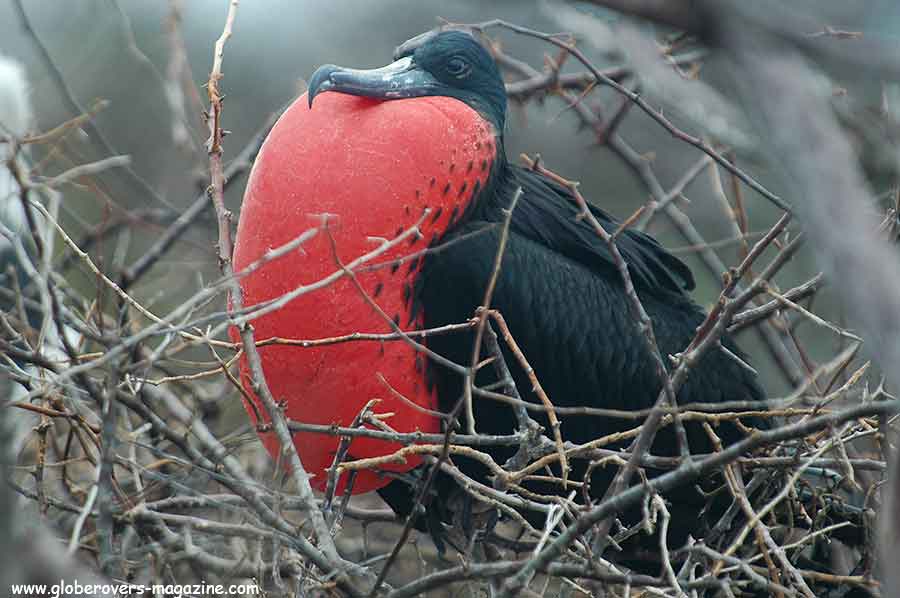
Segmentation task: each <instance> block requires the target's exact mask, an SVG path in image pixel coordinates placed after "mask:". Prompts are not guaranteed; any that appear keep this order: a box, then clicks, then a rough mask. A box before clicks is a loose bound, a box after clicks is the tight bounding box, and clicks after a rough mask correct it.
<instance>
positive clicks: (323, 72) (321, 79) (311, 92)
mask: <svg viewBox="0 0 900 598" xmlns="http://www.w3.org/2000/svg"><path fill="white" fill-rule="evenodd" d="M339 68H340V67H337V66H335V65H333V64H326V65H324V66H320V67H319V68H317V69H316V72H314V73H313V74H312V76H311V77H310V78H309V85H308V87H307V90H306V93H307V101H308V102H309V107H310V109H312V106H313V100H315V99H316V96H317V95H319V93H320V92H323V91H327V90H328V89H331V73H333V72H334V71H336V70H339Z"/></svg>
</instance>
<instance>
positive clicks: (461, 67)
mask: <svg viewBox="0 0 900 598" xmlns="http://www.w3.org/2000/svg"><path fill="white" fill-rule="evenodd" d="M446 68H447V73H448V74H449V75H452V76H453V77H458V78H462V77H465V76H466V75H468V74H469V71H470V70H471V67H470V66H469V63H468V62H466V61H465V60H464V59H462V58H459V57H453V58H451V59H450V60H448V61H447V67H446Z"/></svg>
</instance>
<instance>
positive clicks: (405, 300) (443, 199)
mask: <svg viewBox="0 0 900 598" xmlns="http://www.w3.org/2000/svg"><path fill="white" fill-rule="evenodd" d="M423 140H424V141H425V142H424V143H423ZM494 144H495V132H494V130H493V128H492V126H491V125H490V124H488V123H487V122H486V121H485V120H484V119H483V118H482V117H481V116H480V115H479V114H478V113H477V112H476V111H474V110H473V109H472V108H470V107H469V106H468V105H467V104H465V103H464V102H461V101H459V100H456V99H453V98H449V97H443V96H431V97H420V98H412V99H405V100H399V101H390V102H379V101H376V100H372V99H369V98H362V97H356V96H351V95H346V94H341V93H335V92H326V93H322V94H320V95H319V96H318V97H317V98H316V103H315V109H313V110H310V108H309V107H308V100H307V97H306V96H305V95H304V96H302V97H300V98H298V99H297V101H296V102H294V104H293V105H292V106H291V107H290V108H289V109H288V110H287V111H286V112H285V113H284V114H283V115H282V117H281V118H280V119H279V121H278V123H277V124H276V125H275V127H274V128H273V129H272V131H271V133H270V134H269V136H268V138H267V140H266V142H265V144H264V145H263V147H262V149H261V151H260V153H259V156H258V158H257V160H256V163H255V164H254V167H253V170H252V172H251V174H250V179H249V182H248V185H247V190H246V193H245V195H244V200H243V206H242V208H241V216H240V222H239V224H238V230H237V238H236V242H235V252H234V267H235V270H236V271H237V272H240V271H241V270H243V269H245V268H247V266H248V265H250V264H251V263H253V262H255V261H257V260H260V259H263V258H264V256H265V255H266V253H267V252H268V251H270V250H272V249H275V248H277V247H279V246H281V245H283V244H285V243H288V242H290V241H292V240H294V239H296V238H297V237H298V236H299V235H301V234H302V233H304V232H305V231H307V230H309V229H311V228H316V227H318V228H319V230H318V233H317V234H316V235H315V236H314V237H313V238H312V239H311V240H308V241H306V242H305V243H304V244H303V245H302V248H300V249H298V250H296V251H292V252H290V253H289V254H287V255H285V256H283V257H279V258H277V259H273V260H271V261H269V262H267V263H265V264H264V265H263V266H262V267H260V268H259V269H257V270H254V271H253V272H252V273H250V274H249V275H247V276H245V277H243V278H241V279H240V284H241V288H242V290H243V294H244V304H245V306H246V307H252V306H254V305H257V304H260V303H265V302H268V301H270V300H273V299H277V298H279V297H282V296H283V295H285V294H286V293H290V292H292V291H294V290H295V289H298V288H299V287H302V286H304V285H311V284H313V283H316V282H318V281H320V280H322V279H323V278H325V277H327V276H330V275H332V274H333V273H335V272H339V271H341V270H342V267H343V265H347V264H350V263H351V262H353V261H354V260H356V259H357V258H359V257H360V256H363V255H366V254H369V253H371V252H373V251H376V250H378V248H379V247H380V246H381V244H383V243H384V242H385V240H391V239H395V238H397V237H398V236H399V235H401V234H403V233H404V232H405V231H408V230H409V229H410V228H411V227H413V226H414V225H415V224H416V223H417V222H419V221H420V220H421V224H420V226H419V233H418V234H413V235H410V236H409V239H404V240H403V241H402V242H400V243H398V244H397V245H396V246H394V247H391V248H390V249H389V250H387V251H386V252H384V253H383V254H381V255H378V256H377V257H375V258H373V259H371V260H369V261H366V263H365V264H363V265H361V266H360V267H358V268H356V269H355V270H354V272H355V277H356V280H357V281H358V283H359V287H357V286H356V284H354V281H353V280H352V279H351V278H350V277H348V276H342V277H340V278H338V279H337V280H336V281H334V282H333V283H331V284H327V285H324V286H322V287H321V288H315V289H314V290H310V291H309V292H305V293H303V294H300V295H299V296H297V297H296V298H294V299H292V300H291V301H289V302H288V303H287V304H285V305H284V306H283V307H281V308H279V309H277V310H275V311H273V312H271V313H267V314H265V315H262V316H260V317H257V318H255V319H253V320H252V321H251V324H252V326H253V328H254V331H255V338H256V340H257V341H264V340H266V339H269V338H272V337H280V338H285V339H303V340H314V339H322V338H329V337H335V336H340V335H346V334H350V333H354V332H362V333H389V332H391V326H390V323H389V322H388V321H386V317H387V318H390V319H393V320H394V322H396V323H398V324H399V326H400V327H401V328H403V329H405V330H415V329H418V328H420V327H421V320H422V314H421V310H419V313H418V315H417V317H416V319H414V320H412V321H410V320H411V314H412V313H413V311H412V309H411V308H412V302H413V301H415V297H414V296H413V295H414V292H415V289H414V283H415V278H416V276H417V274H418V272H419V269H420V267H421V263H422V259H421V255H422V252H423V251H424V250H425V249H427V248H428V247H429V245H430V244H431V243H433V242H434V241H435V240H437V239H439V238H440V237H441V235H442V234H443V233H444V231H446V230H447V227H448V226H450V224H452V223H453V222H454V221H456V220H457V219H458V218H459V217H460V216H462V214H463V212H464V210H465V208H466V205H467V203H468V202H469V201H470V200H471V198H472V197H473V195H474V194H475V193H477V189H478V188H483V187H484V185H485V184H486V180H487V177H488V173H489V172H490V166H491V161H492V160H493V158H494V156H495V155H496V154H495V151H496V149H495V147H494ZM425 210H427V211H428V212H427V215H426V216H425V218H424V219H422V216H423V214H425ZM325 221H327V225H325V226H323V222H325ZM363 293H365V294H366V295H368V297H369V298H370V299H371V300H373V301H374V302H375V303H376V304H377V305H378V307H379V308H380V311H381V312H383V313H380V312H379V310H378V309H375V308H373V307H372V306H371V305H370V304H369V303H368V302H367V299H366V297H365V296H364V295H363ZM232 336H233V338H237V336H236V334H235V333H234V331H232ZM259 352H260V356H261V358H262V366H263V370H264V372H265V376H266V381H267V382H268V385H269V388H270V389H271V391H272V395H273V396H274V398H275V400H276V401H278V402H279V403H282V404H283V405H284V406H285V415H286V416H287V417H288V418H289V419H290V420H294V421H298V422H305V423H310V424H326V425H332V424H334V425H338V426H346V425H349V424H350V423H351V422H352V421H353V419H354V418H355V417H356V415H357V414H358V413H359V412H360V410H361V409H362V408H363V407H364V406H365V405H366V403H368V402H369V401H370V400H371V399H378V402H377V403H376V404H375V406H374V408H373V412H374V413H375V414H376V415H387V414H390V416H389V417H386V419H384V421H385V422H386V423H387V424H388V425H389V426H391V427H392V428H393V429H395V430H397V431H399V432H413V431H416V430H418V431H421V432H427V433H433V432H437V431H438V430H439V429H440V421H439V420H438V418H437V417H435V416H434V415H432V414H429V413H427V412H426V411H424V410H422V409H416V407H415V406H419V407H423V408H425V409H427V410H434V409H436V397H435V395H434V392H433V390H431V389H429V385H428V384H427V383H426V379H425V369H426V368H425V359H426V357H425V356H424V355H423V354H421V353H420V352H417V351H416V349H415V348H414V347H413V346H411V345H410V344H409V343H408V342H404V341H403V340H392V341H352V342H343V343H337V344H327V345H318V346H312V347H302V346H296V345H291V346H285V345H278V344H271V345H266V346H262V347H260V349H259ZM241 380H242V384H243V386H244V389H245V390H246V392H247V396H249V397H251V399H252V400H253V402H254V403H256V404H255V405H250V404H246V405H245V406H246V408H247V412H248V414H249V415H250V417H251V418H252V419H253V420H254V422H255V423H258V422H257V417H258V414H264V413H265V410H264V409H263V407H262V405H261V404H260V402H259V400H258V398H257V397H256V396H255V395H254V394H253V389H252V387H251V384H250V380H249V372H248V369H247V363H246V360H245V359H243V358H242V361H241ZM397 395H402V396H403V397H405V399H406V401H405V400H403V399H402V398H399V397H398V396H397ZM407 401H408V402H407ZM410 403H412V404H410ZM263 417H265V416H263ZM261 438H262V441H263V443H264V445H265V446H266V448H267V449H268V451H269V452H270V453H271V454H272V456H273V458H275V459H276V460H277V455H278V451H279V448H280V447H279V442H278V439H277V438H276V436H275V435H274V433H272V432H264V433H262V434H261ZM293 440H294V444H295V446H296V447H297V451H298V453H299V455H300V459H301V461H302V462H303V465H304V467H305V468H306V470H307V472H308V473H310V474H311V475H312V476H313V479H312V484H313V487H314V488H317V489H319V490H323V489H324V488H325V485H326V481H327V469H328V468H329V467H330V466H331V465H332V462H333V460H334V455H335V452H336V451H337V448H338V444H339V439H338V438H337V437H335V436H331V435H325V434H318V433H308V432H298V433H295V434H294V437H293ZM399 448H401V447H400V445H398V444H396V443H392V442H387V441H382V440H377V439H371V438H361V437H357V438H355V439H354V440H353V441H352V443H351V444H350V446H349V450H348V456H347V459H348V460H352V459H363V458H370V457H378V456H383V455H389V454H391V453H393V452H394V451H396V450H397V449H399ZM419 462H420V460H418V459H416V458H408V459H407V460H406V461H405V462H403V463H389V464H385V465H384V466H383V467H382V469H384V470H390V471H406V470H409V469H411V468H413V467H415V466H416V465H417V464H418V463H419ZM346 478H347V476H342V480H341V484H340V485H339V487H338V492H343V484H344V483H345V482H346ZM390 481H391V480H390V478H389V477H388V476H385V475H381V474H379V473H378V472H376V471H370V470H363V471H360V472H359V473H358V475H357V477H356V479H355V482H354V485H353V489H352V490H353V492H354V493H361V492H368V491H370V490H374V489H377V488H380V487H382V486H384V485H386V484H387V483H389V482H390Z"/></svg>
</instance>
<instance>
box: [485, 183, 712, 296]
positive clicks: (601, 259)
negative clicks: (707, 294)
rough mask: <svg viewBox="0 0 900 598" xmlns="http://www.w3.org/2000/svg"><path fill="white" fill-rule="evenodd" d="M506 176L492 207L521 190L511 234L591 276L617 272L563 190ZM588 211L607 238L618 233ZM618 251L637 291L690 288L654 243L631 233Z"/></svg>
mask: <svg viewBox="0 0 900 598" xmlns="http://www.w3.org/2000/svg"><path fill="white" fill-rule="evenodd" d="M505 176H506V180H501V181H498V186H497V191H498V194H497V197H495V198H492V201H491V202H490V204H491V206H492V207H493V210H494V211H496V210H498V209H499V208H501V207H506V206H508V205H509V201H510V200H511V199H512V194H513V193H514V192H515V190H516V189H517V188H518V187H521V188H522V196H521V198H520V199H519V203H518V205H517V207H516V209H515V211H514V212H513V217H512V222H511V227H512V230H514V231H516V232H517V233H519V234H520V235H522V236H524V237H526V238H528V239H530V240H532V241H535V242H536V243H539V244H541V245H543V246H545V247H547V248H548V249H550V250H551V251H554V252H556V253H559V254H561V255H564V256H565V257H567V258H569V259H572V260H575V261H576V262H578V263H580V264H582V265H584V266H587V267H588V268H590V269H592V270H598V269H600V270H609V269H610V268H612V269H615V263H614V262H613V258H612V255H611V253H610V251H609V248H608V247H607V245H606V243H605V242H604V241H603V240H602V239H601V238H600V237H599V236H598V235H597V232H596V231H595V230H594V229H593V228H592V227H591V225H590V224H589V223H588V222H586V221H585V220H584V219H579V218H577V215H578V213H579V207H578V205H577V203H576V202H575V199H574V197H572V194H571V192H570V191H569V190H568V189H567V188H565V187H563V186H562V185H559V184H558V183H556V182H554V181H552V180H550V179H548V178H547V177H544V176H542V175H540V174H538V173H536V172H533V171H531V170H527V169H524V168H520V167H518V166H509V167H508V169H507V174H506V175H505ZM589 208H590V210H591V212H593V214H594V216H595V217H596V218H597V220H598V221H599V222H600V224H601V225H602V226H603V228H604V229H606V231H607V232H609V233H612V232H614V231H615V230H616V229H617V228H618V227H619V222H618V221H617V220H616V219H615V218H613V217H612V216H610V215H609V214H607V213H606V212H604V211H603V210H601V209H600V208H598V207H596V206H592V205H589ZM490 209H491V208H488V210H490ZM485 217H486V219H489V220H493V219H494V218H498V219H499V218H501V217H502V216H501V215H500V214H499V213H496V214H488V213H486V214H485ZM616 246H617V247H618V249H619V252H620V253H621V254H622V257H623V258H624V259H625V262H626V263H627V264H628V270H629V273H630V274H631V279H632V281H633V282H634V284H635V286H636V287H639V288H643V289H644V290H647V291H653V290H660V291H665V292H673V293H678V294H681V293H682V292H683V290H688V291H689V290H692V289H693V288H694V276H693V274H692V273H691V270H690V268H688V267H687V265H685V264H684V263H683V262H682V261H681V260H679V259H678V258H676V257H675V256H673V255H672V254H670V253H669V252H667V251H666V250H665V249H664V248H663V247H662V246H661V245H660V244H659V243H658V242H657V241H656V240H655V239H654V238H653V237H650V236H649V235H646V234H644V233H642V232H640V231H636V230H634V229H630V228H629V229H626V230H625V231H623V232H622V234H621V235H619V237H618V238H617V239H616Z"/></svg>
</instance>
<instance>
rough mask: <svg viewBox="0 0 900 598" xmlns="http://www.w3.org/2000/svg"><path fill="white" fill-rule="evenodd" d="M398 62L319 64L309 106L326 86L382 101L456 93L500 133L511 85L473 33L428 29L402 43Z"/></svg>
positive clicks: (453, 95) (325, 89)
mask: <svg viewBox="0 0 900 598" xmlns="http://www.w3.org/2000/svg"><path fill="white" fill-rule="evenodd" d="M394 58H395V61H394V62H392V63H391V64H389V65H387V66H384V67H381V68H377V69H371V70H359V69H350V68H344V67H340V66H335V65H333V64H328V65H325V66H321V67H319V68H318V69H317V70H316V72H315V73H313V76H312V77H311V78H310V80H309V106H310V108H312V105H313V100H315V98H316V96H317V95H318V94H320V93H322V92H323V91H337V92H341V93H347V94H351V95H356V96H364V97H369V98H376V99H381V100H399V99H404V98H417V97H425V96H447V97H452V98H456V99H458V100H461V101H463V102H465V103H466V104H468V105H469V106H470V107H472V108H473V109H475V110H477V111H478V112H479V113H480V114H481V115H482V116H484V117H485V118H487V119H488V120H490V121H491V123H492V124H493V125H494V127H495V128H496V130H497V132H498V133H501V132H502V131H503V125H504V122H505V120H506V89H505V87H504V84H503V79H502V78H501V77H500V71H499V70H498V69H497V64H496V63H495V62H494V59H493V57H491V55H490V53H489V52H488V51H487V49H486V48H485V47H484V46H483V45H482V44H481V43H480V42H479V41H478V40H476V39H475V38H474V37H473V36H472V35H471V34H469V33H467V32H464V31H459V30H452V31H443V32H429V33H425V34H422V35H420V36H417V37H415V38H413V39H411V40H409V41H407V42H405V43H404V44H402V45H400V46H399V47H398V48H397V50H396V51H395V52H394Z"/></svg>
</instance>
